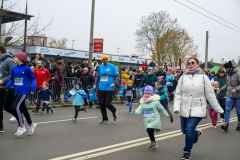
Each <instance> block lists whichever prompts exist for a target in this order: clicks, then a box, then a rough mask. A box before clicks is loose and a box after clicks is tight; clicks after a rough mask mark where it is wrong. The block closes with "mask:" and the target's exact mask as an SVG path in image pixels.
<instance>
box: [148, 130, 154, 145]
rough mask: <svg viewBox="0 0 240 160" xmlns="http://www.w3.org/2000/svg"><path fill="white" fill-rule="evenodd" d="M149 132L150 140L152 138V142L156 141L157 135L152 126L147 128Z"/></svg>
mask: <svg viewBox="0 0 240 160" xmlns="http://www.w3.org/2000/svg"><path fill="white" fill-rule="evenodd" d="M147 132H148V136H149V138H150V140H151V141H152V142H154V141H155V137H154V131H153V129H152V128H147Z"/></svg>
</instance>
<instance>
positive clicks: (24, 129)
mask: <svg viewBox="0 0 240 160" xmlns="http://www.w3.org/2000/svg"><path fill="white" fill-rule="evenodd" d="M24 132H26V128H25V126H23V127H18V129H17V132H16V133H15V136H21V135H22V134H23V133H24Z"/></svg>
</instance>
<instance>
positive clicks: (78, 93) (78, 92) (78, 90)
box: [64, 82, 87, 122]
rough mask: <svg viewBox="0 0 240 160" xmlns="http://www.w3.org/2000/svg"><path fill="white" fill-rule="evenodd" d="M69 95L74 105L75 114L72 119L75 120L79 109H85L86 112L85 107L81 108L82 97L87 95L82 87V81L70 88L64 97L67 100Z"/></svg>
mask: <svg viewBox="0 0 240 160" xmlns="http://www.w3.org/2000/svg"><path fill="white" fill-rule="evenodd" d="M71 96H73V105H74V106H75V116H74V118H73V119H72V120H73V121H74V122H76V121H77V117H78V112H79V111H85V112H86V113H87V109H86V108H85V107H83V108H81V106H83V99H84V98H86V97H87V94H86V93H85V91H84V90H83V89H82V83H80V82H77V83H76V86H75V88H74V89H72V90H71V91H70V93H69V94H68V95H67V96H66V97H65V98H64V99H65V100H67V99H68V98H70V97H71Z"/></svg>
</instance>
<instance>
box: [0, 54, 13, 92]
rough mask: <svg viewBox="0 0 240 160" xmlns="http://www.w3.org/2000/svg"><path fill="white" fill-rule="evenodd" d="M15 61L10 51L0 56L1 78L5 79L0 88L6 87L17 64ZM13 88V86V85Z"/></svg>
mask: <svg viewBox="0 0 240 160" xmlns="http://www.w3.org/2000/svg"><path fill="white" fill-rule="evenodd" d="M15 65H16V64H15V62H14V61H13V60H12V55H11V54H10V53H5V54H4V55H2V57H1V58H0V80H2V81H3V84H1V85H0V88H5V86H6V85H7V83H8V81H9V80H10V77H11V72H12V69H13V67H14V66H15ZM11 88H13V86H12V87H11Z"/></svg>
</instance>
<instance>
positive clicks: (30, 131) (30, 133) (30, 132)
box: [28, 123, 37, 136]
mask: <svg viewBox="0 0 240 160" xmlns="http://www.w3.org/2000/svg"><path fill="white" fill-rule="evenodd" d="M36 127H37V124H36V123H33V125H32V126H31V127H29V126H28V135H29V136H31V135H32V134H33V132H34V130H35V128H36Z"/></svg>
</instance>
